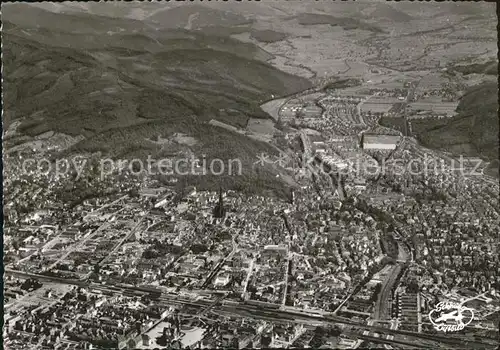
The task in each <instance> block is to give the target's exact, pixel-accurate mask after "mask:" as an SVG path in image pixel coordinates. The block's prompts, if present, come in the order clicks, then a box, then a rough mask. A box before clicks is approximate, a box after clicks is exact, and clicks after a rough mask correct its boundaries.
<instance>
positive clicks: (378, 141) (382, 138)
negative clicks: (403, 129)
mask: <svg viewBox="0 0 500 350" xmlns="http://www.w3.org/2000/svg"><path fill="white" fill-rule="evenodd" d="M399 141H400V136H396V135H374V134H363V139H362V145H363V149H382V150H392V149H396V146H397V145H398V143H399Z"/></svg>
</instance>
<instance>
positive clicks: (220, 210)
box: [214, 187, 226, 218]
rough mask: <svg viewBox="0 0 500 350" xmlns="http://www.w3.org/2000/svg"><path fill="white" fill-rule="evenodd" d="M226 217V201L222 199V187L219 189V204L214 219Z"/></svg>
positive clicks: (215, 209)
mask: <svg viewBox="0 0 500 350" xmlns="http://www.w3.org/2000/svg"><path fill="white" fill-rule="evenodd" d="M224 215H226V209H225V208H224V199H223V197H222V187H220V188H219V202H218V203H217V205H216V206H215V208H214V217H215V218H223V217H224Z"/></svg>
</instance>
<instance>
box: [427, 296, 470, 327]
mask: <svg viewBox="0 0 500 350" xmlns="http://www.w3.org/2000/svg"><path fill="white" fill-rule="evenodd" d="M473 319H474V311H472V309H471V308H468V307H465V306H462V304H459V303H453V302H445V301H443V302H440V303H439V304H437V305H436V307H435V308H434V310H432V311H431V312H430V313H429V320H430V321H431V323H432V325H433V326H434V329H436V330H438V331H442V332H445V333H446V332H457V331H460V330H462V329H464V328H465V327H466V326H467V325H468V324H469V323H471V322H472V320H473Z"/></svg>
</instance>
